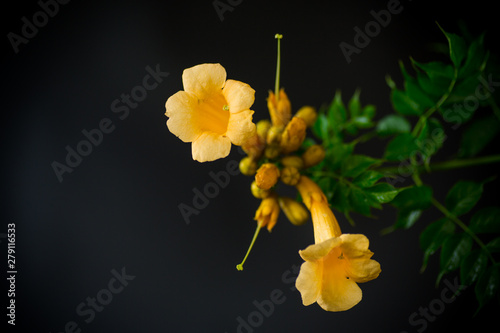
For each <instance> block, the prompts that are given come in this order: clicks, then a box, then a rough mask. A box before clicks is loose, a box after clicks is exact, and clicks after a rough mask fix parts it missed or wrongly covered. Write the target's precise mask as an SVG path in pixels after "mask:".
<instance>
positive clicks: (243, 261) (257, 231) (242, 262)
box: [236, 222, 262, 271]
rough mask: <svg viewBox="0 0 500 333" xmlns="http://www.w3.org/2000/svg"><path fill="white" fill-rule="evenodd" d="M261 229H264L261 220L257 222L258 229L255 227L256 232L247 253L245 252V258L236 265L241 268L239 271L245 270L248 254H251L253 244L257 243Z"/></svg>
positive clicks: (238, 268)
mask: <svg viewBox="0 0 500 333" xmlns="http://www.w3.org/2000/svg"><path fill="white" fill-rule="evenodd" d="M260 229H262V226H261V225H260V223H259V222H257V229H255V233H254V234H253V238H252V242H251V243H250V246H249V247H248V250H247V253H246V254H245V258H243V260H242V261H241V263H239V264H238V265H236V269H237V270H239V271H242V270H243V264H244V263H245V261H246V260H247V258H248V255H249V254H250V251H252V247H253V244H254V243H255V240H257V236H258V235H259V231H260Z"/></svg>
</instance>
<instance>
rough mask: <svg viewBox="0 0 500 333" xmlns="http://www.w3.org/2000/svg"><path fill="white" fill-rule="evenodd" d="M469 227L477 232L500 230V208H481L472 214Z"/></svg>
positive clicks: (495, 231) (496, 231)
mask: <svg viewBox="0 0 500 333" xmlns="http://www.w3.org/2000/svg"><path fill="white" fill-rule="evenodd" d="M469 228H470V230H471V231H473V232H475V233H477V234H481V233H498V232H500V208H499V207H486V208H483V209H481V210H480V211H478V212H477V213H475V214H474V215H473V216H472V218H471V221H470V224H469Z"/></svg>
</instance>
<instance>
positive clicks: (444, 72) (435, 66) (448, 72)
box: [411, 58, 453, 79]
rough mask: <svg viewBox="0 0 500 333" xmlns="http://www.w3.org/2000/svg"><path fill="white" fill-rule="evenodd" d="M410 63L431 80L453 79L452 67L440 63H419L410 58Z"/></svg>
mask: <svg viewBox="0 0 500 333" xmlns="http://www.w3.org/2000/svg"><path fill="white" fill-rule="evenodd" d="M411 61H412V63H413V64H414V65H415V66H416V67H418V68H420V69H421V70H423V71H424V72H425V74H427V76H428V77H429V78H431V79H433V78H436V77H439V76H441V77H445V78H448V79H453V67H452V66H451V65H449V64H445V63H443V62H440V61H432V62H428V63H425V64H424V63H420V62H417V61H415V60H414V59H413V58H411Z"/></svg>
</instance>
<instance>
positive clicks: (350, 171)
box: [340, 155, 380, 177]
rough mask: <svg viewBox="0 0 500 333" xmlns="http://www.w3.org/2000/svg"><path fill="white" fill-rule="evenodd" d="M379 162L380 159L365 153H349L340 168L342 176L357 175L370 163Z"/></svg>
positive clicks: (369, 165)
mask: <svg viewBox="0 0 500 333" xmlns="http://www.w3.org/2000/svg"><path fill="white" fill-rule="evenodd" d="M378 163H380V160H378V159H374V158H371V157H368V156H365V155H350V156H349V157H347V158H346V159H344V162H343V163H342V166H341V168H340V170H341V174H342V176H344V177H357V176H359V175H360V174H361V173H362V172H363V171H365V170H366V169H368V168H369V167H371V166H372V165H375V164H378Z"/></svg>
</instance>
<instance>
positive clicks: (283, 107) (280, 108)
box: [267, 88, 292, 127]
mask: <svg viewBox="0 0 500 333" xmlns="http://www.w3.org/2000/svg"><path fill="white" fill-rule="evenodd" d="M267 108H268V109H269V114H270V115H271V122H272V123H273V126H278V127H283V126H285V125H286V124H288V122H289V121H290V117H291V116H292V105H291V103H290V100H289V99H288V96H287V95H286V93H285V90H284V89H283V88H281V89H280V91H279V95H278V98H276V95H275V94H274V93H273V92H272V91H269V97H268V98H267Z"/></svg>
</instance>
